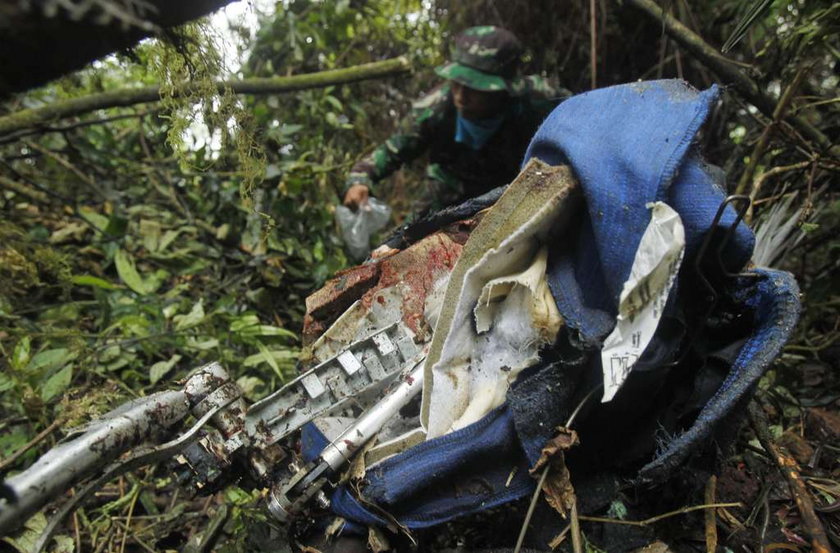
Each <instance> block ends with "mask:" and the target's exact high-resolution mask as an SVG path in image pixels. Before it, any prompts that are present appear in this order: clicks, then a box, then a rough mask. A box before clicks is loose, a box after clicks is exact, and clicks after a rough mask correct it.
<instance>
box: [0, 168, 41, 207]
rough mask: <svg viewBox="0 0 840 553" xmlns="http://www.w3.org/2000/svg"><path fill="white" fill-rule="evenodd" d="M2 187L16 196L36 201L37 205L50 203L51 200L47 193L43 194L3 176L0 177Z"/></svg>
mask: <svg viewBox="0 0 840 553" xmlns="http://www.w3.org/2000/svg"><path fill="white" fill-rule="evenodd" d="M0 187H2V188H5V189H7V190H11V191H12V192H14V193H15V194H20V195H21V196H25V197H27V198H29V199H30V200H32V201H34V202H35V203H39V204H49V203H50V198H49V196H48V195H47V194H46V193H44V192H41V191H40V190H35V189H33V188H31V187H29V186H27V185H25V184H23V183H22V182H18V181H14V180H12V179H10V178H7V177H4V176H3V175H0Z"/></svg>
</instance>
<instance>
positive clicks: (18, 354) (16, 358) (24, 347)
mask: <svg viewBox="0 0 840 553" xmlns="http://www.w3.org/2000/svg"><path fill="white" fill-rule="evenodd" d="M31 348H32V345H31V343H30V342H29V336H24V337H23V338H21V339H20V340H19V341H18V343H17V345H15V350H14V351H13V352H12V368H13V369H15V370H18V371H19V370H21V369H22V368H24V367H25V366H26V365H27V364H28V363H29V352H30V351H31Z"/></svg>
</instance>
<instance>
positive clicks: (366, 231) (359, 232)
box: [335, 198, 391, 261]
mask: <svg viewBox="0 0 840 553" xmlns="http://www.w3.org/2000/svg"><path fill="white" fill-rule="evenodd" d="M335 217H336V219H337V220H338V228H339V229H341V236H342V238H343V239H344V244H345V245H346V246H347V253H348V254H349V255H350V257H351V258H353V260H354V261H362V260H364V259H365V258H366V257H367V255H368V253H369V252H370V236H371V235H372V234H373V233H374V232H376V231H378V230H380V229H382V228H383V227H384V226H385V225H386V224H387V223H388V220H389V219H390V218H391V208H390V207H388V204H386V203H385V202H383V201H380V200H377V199H376V198H368V201H367V202H365V203H364V204H362V205H360V206H359V208H358V210H357V211H353V210H352V209H350V208H349V207H346V206H343V205H341V206H338V208H336V210H335Z"/></svg>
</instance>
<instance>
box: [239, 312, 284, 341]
mask: <svg viewBox="0 0 840 553" xmlns="http://www.w3.org/2000/svg"><path fill="white" fill-rule="evenodd" d="M259 321H260V320H259V319H258V318H257V316H256V315H254V314H248V315H242V316H240V317H238V318H237V319H235V320H233V321H232V322H231V323H230V330H231V332H236V333H237V334H239V335H241V336H283V337H285V338H297V335H296V334H295V333H294V332H292V331H290V330H286V329H285V328H280V327H279V326H271V325H263V324H259Z"/></svg>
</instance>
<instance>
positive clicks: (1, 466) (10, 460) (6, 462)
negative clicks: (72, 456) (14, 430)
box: [0, 417, 64, 474]
mask: <svg viewBox="0 0 840 553" xmlns="http://www.w3.org/2000/svg"><path fill="white" fill-rule="evenodd" d="M62 424H64V418H63V417H58V418H57V419H55V420H54V421H53V422H52V424H50V425H49V426H48V427H46V428H45V429H43V430H42V431H41V432H39V433H38V435H37V436H35V437H34V438H32V439H31V440H30V441H29V443H27V444H26V445H25V446H23V447H22V448H20V449H18V450H17V451H15V452H14V453H12V454H11V455H9V456H8V457H7V458H5V459H3V460H2V461H0V474H3V473H4V472H6V471H7V470H8V469H9V467H11V466H12V465H13V464H14V463H15V461H17V460H18V459H20V457H21V455H23V454H24V453H26V452H27V451H29V450H30V449H32V448H33V447H35V446H36V445H38V444H39V443H41V442H42V441H43V440H44V438H46V437H47V436H49V435H50V434H52V433H53V432H54V431H55V429H56V428H58V427H59V426H61V425H62Z"/></svg>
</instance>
